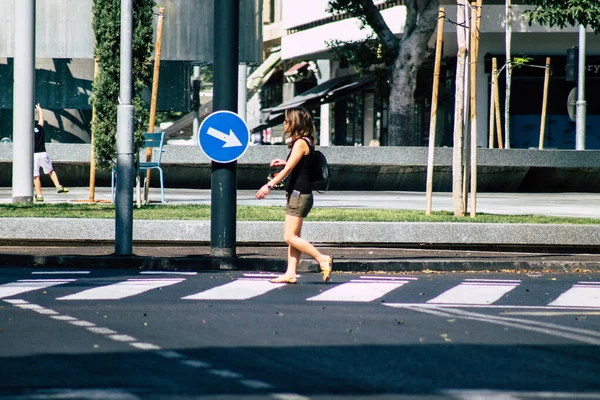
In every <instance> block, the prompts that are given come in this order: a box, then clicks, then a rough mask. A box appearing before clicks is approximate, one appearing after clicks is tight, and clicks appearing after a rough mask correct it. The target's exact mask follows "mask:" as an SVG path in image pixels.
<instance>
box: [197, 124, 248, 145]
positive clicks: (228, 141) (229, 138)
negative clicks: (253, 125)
mask: <svg viewBox="0 0 600 400" xmlns="http://www.w3.org/2000/svg"><path fill="white" fill-rule="evenodd" d="M206 133H208V134H209V135H210V136H212V137H214V138H215V139H219V140H221V141H223V142H225V144H224V145H223V147H237V146H241V145H242V142H240V140H239V139H238V138H237V136H235V133H233V131H232V130H231V129H230V130H229V135H228V134H226V133H223V132H221V131H219V130H217V129H215V128H208V131H207V132H206Z"/></svg>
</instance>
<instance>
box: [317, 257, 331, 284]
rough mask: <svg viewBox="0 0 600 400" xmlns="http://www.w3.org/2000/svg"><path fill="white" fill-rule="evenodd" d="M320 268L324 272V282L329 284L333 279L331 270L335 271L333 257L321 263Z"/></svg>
mask: <svg viewBox="0 0 600 400" xmlns="http://www.w3.org/2000/svg"><path fill="white" fill-rule="evenodd" d="M319 268H321V272H323V282H329V280H330V279H331V270H332V269H333V257H332V256H329V259H328V260H327V261H323V262H320V263H319Z"/></svg>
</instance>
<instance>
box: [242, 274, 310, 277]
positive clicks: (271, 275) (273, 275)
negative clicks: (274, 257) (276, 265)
mask: <svg viewBox="0 0 600 400" xmlns="http://www.w3.org/2000/svg"><path fill="white" fill-rule="evenodd" d="M279 275H281V274H244V276H247V277H248V278H277V277H278V276H279ZM296 276H300V275H296Z"/></svg>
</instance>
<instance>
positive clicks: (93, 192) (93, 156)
mask: <svg viewBox="0 0 600 400" xmlns="http://www.w3.org/2000/svg"><path fill="white" fill-rule="evenodd" d="M97 77H98V59H97V58H95V59H94V82H95V81H96V78H97ZM95 120H96V106H92V124H93V123H94V121H95ZM95 198H96V153H95V151H94V130H93V129H92V130H91V136H90V198H89V201H90V202H92V203H95Z"/></svg>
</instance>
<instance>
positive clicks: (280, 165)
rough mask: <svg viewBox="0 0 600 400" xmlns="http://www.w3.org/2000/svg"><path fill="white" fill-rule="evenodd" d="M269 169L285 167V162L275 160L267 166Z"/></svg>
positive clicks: (278, 159)
mask: <svg viewBox="0 0 600 400" xmlns="http://www.w3.org/2000/svg"><path fill="white" fill-rule="evenodd" d="M269 167H285V160H282V159H280V158H276V159H274V160H273V161H271V164H269Z"/></svg>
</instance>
